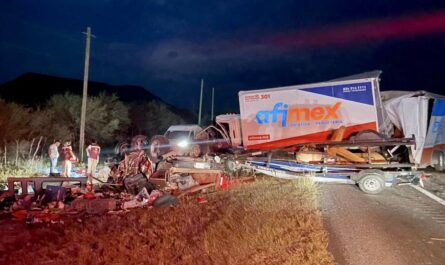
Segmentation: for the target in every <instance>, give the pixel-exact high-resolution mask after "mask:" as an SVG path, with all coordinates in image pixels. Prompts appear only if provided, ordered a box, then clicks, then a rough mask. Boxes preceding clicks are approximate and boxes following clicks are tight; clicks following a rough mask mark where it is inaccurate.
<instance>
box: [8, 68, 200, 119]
mask: <svg viewBox="0 0 445 265" xmlns="http://www.w3.org/2000/svg"><path fill="white" fill-rule="evenodd" d="M82 91H83V80H80V79H73V78H65V77H58V76H51V75H45V74H39V73H25V74H23V75H21V76H19V77H17V78H15V79H13V80H11V81H8V82H6V83H4V84H2V85H0V98H2V99H4V100H6V101H10V102H15V103H18V104H23V105H26V106H29V107H37V106H39V105H42V104H44V103H46V102H47V100H48V99H49V98H51V97H52V96H53V95H56V94H64V93H66V92H69V93H71V94H74V95H82ZM103 92H105V93H107V94H115V95H116V96H118V97H119V99H120V100H121V101H123V102H125V103H134V104H137V103H146V102H149V101H153V100H154V101H158V102H160V103H163V104H165V105H167V106H168V108H169V110H171V111H172V112H173V113H175V114H178V115H180V116H181V117H182V118H184V119H185V120H186V121H193V120H195V115H194V114H192V113H191V112H190V111H188V110H183V109H178V108H176V107H174V106H172V105H170V104H168V103H166V102H164V101H163V100H162V99H161V98H159V97H158V96H156V95H154V94H152V93H151V92H150V91H148V90H147V89H145V88H144V87H141V86H132V85H122V86H115V85H110V84H107V83H102V82H95V81H89V82H88V95H89V96H97V95H99V94H100V93H103Z"/></svg>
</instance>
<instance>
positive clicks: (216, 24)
mask: <svg viewBox="0 0 445 265" xmlns="http://www.w3.org/2000/svg"><path fill="white" fill-rule="evenodd" d="M86 26H91V27H92V31H93V34H95V35H96V36H97V38H95V39H93V42H92V54H91V68H90V69H91V70H90V80H95V81H102V82H107V83H110V84H134V85H142V86H144V87H146V88H147V89H149V90H150V91H152V92H153V93H155V94H157V95H158V96H160V97H161V98H163V99H165V100H166V101H167V102H169V103H172V104H175V105H177V106H179V107H187V108H190V109H192V110H196V108H197V105H198V102H197V97H198V96H199V85H200V79H201V77H203V78H204V79H205V86H206V89H207V90H206V95H207V96H209V95H210V93H209V91H210V88H211V87H212V86H214V87H215V90H216V99H217V101H216V104H217V110H218V112H222V111H233V112H238V110H237V108H238V104H237V100H238V99H237V92H238V91H239V90H248V89H258V88H268V87H274V86H282V85H291V84H302V83H309V82H317V81H325V80H329V79H333V78H337V77H342V76H346V75H350V74H356V73H360V72H364V71H370V70H375V69H381V70H383V75H382V84H381V86H382V89H383V90H389V89H403V90H418V89H424V90H430V91H433V92H436V93H442V94H445V90H443V88H444V87H445V1H443V0H405V1H389V0H373V1H364V0H351V1H338V0H318V1H296V0H278V1H264V0H256V1H248V0H238V1H230V0H226V1H209V0H205V1H203V0H189V1H185V0H184V1H173V0H171V1H169V0H143V1H129V0H128V1H127V0H95V1H91V0H72V1H71V0H64V1H60V0H53V1H48V0H41V1H22V0H2V1H1V3H0V82H5V81H8V80H11V79H13V78H15V77H17V76H19V75H20V74H22V73H24V72H38V73H46V74H51V75H58V76H65V77H74V78H79V79H81V78H82V76H83V61H84V45H85V44H84V40H85V39H84V35H83V34H82V33H81V32H82V31H85V27H86ZM207 105H208V104H207ZM207 105H206V107H207Z"/></svg>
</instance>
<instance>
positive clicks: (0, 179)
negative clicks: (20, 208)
mask: <svg viewBox="0 0 445 265" xmlns="http://www.w3.org/2000/svg"><path fill="white" fill-rule="evenodd" d="M45 166H46V167H49V165H47V163H46V164H45V162H44V161H43V160H42V159H35V160H31V159H26V160H24V159H19V160H18V163H17V165H16V164H15V163H13V162H9V161H8V164H6V165H5V164H4V163H0V189H2V188H5V187H4V185H5V183H6V180H7V178H8V177H14V176H20V177H26V176H29V177H33V176H41V175H42V174H41V173H39V169H41V168H43V167H45Z"/></svg>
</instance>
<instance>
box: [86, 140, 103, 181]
mask: <svg viewBox="0 0 445 265" xmlns="http://www.w3.org/2000/svg"><path fill="white" fill-rule="evenodd" d="M86 151H87V156H88V168H87V176H88V180H89V182H90V183H91V177H94V176H95V173H96V167H97V164H98V163H99V155H100V146H99V145H98V144H97V142H96V140H92V141H91V144H90V145H89V146H88V147H87V149H86Z"/></svg>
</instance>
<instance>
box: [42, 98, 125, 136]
mask: <svg viewBox="0 0 445 265" xmlns="http://www.w3.org/2000/svg"><path fill="white" fill-rule="evenodd" d="M81 104H82V98H81V97H80V96H77V95H71V94H68V93H66V94H64V95H55V96H53V97H51V98H50V100H49V101H48V104H47V107H46V116H47V118H48V122H47V123H46V126H47V128H48V131H50V133H49V134H50V135H51V136H52V137H53V138H55V139H69V140H72V141H75V140H77V137H78V134H79V129H80V109H81ZM129 122H130V120H129V118H128V108H127V107H126V106H125V105H124V104H123V103H122V102H121V101H119V100H118V98H117V96H115V95H111V96H110V95H106V94H100V95H99V96H97V97H88V101H87V113H86V120H85V138H86V140H87V141H88V140H91V139H93V138H94V139H97V140H98V141H100V142H101V143H103V144H108V143H112V142H113V141H115V140H116V139H120V138H124V137H125V136H124V135H123V134H124V133H125V132H126V131H127V129H128V125H129Z"/></svg>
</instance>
